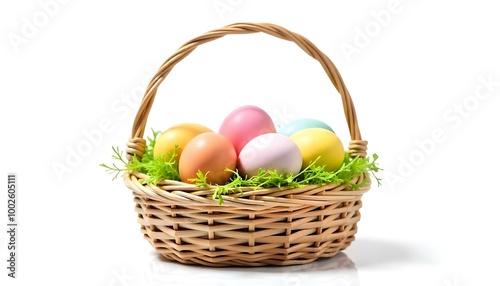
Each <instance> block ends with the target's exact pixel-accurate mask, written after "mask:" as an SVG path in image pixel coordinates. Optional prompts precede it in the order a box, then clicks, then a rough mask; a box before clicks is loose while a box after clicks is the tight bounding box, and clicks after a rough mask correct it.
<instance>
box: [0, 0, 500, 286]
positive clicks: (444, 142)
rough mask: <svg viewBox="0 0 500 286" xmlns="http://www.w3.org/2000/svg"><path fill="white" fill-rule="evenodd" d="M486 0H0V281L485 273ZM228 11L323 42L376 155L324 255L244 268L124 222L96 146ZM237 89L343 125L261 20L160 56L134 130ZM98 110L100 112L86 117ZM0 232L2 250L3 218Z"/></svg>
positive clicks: (489, 163)
mask: <svg viewBox="0 0 500 286" xmlns="http://www.w3.org/2000/svg"><path fill="white" fill-rule="evenodd" d="M354 2H355V3H354ZM7 3H8V4H7ZM44 3H52V5H48V6H47V5H44ZM54 3H55V4H54ZM492 3H494V2H492V1H486V0H480V1H439V2H438V1H429V0H420V1H416V0H414V1H410V0H400V1H391V0H377V1H326V0H325V1H249V0H238V1H237V0H232V1H229V0H206V1H60V2H54V1H49V0H40V1H14V2H13V1H9V2H7V1H3V2H2V4H0V22H1V25H0V29H1V30H0V35H1V36H2V37H1V41H0V48H1V54H0V57H1V58H0V63H1V64H0V77H1V81H0V82H1V85H0V89H1V90H0V93H1V102H2V103H1V107H2V109H1V112H0V124H1V131H2V137H1V138H2V143H1V150H2V160H1V162H2V163H1V165H0V166H1V172H0V174H2V176H5V177H6V174H7V173H8V172H16V173H17V174H18V181H19V183H18V191H19V197H18V204H19V206H18V213H19V214H18V223H19V232H18V248H19V253H18V269H17V270H18V273H17V275H18V277H19V278H18V279H16V280H14V279H10V278H7V272H6V269H5V267H4V266H2V267H1V268H2V269H3V270H1V271H0V272H1V273H2V274H1V275H0V276H1V277H2V278H1V281H4V280H5V281H6V282H7V285H37V284H43V285H47V284H52V285H60V284H62V285H120V286H131V285H176V283H177V285H180V284H182V285H184V284H194V285H234V283H238V284H251V285H255V284H256V283H259V284H261V285H267V284H274V285H314V284H319V283H325V284H326V283H328V285H363V286H370V285H438V286H458V285H460V286H472V285H499V282H500V277H499V275H498V271H497V268H498V267H496V266H498V265H495V263H497V259H498V256H499V255H500V250H499V246H498V242H499V241H500V236H499V235H498V234H497V233H498V232H495V231H494V230H495V229H498V219H497V218H498V217H499V213H498V200H497V199H498V191H499V184H498V170H499V168H498V161H499V159H500V156H499V155H498V141H497V140H498V123H499V119H500V116H499V115H498V114H499V113H498V110H499V107H500V102H499V100H498V96H499V94H500V38H499V37H498V27H500V20H499V19H500V15H499V12H498V11H499V10H498V7H497V6H496V5H495V4H492ZM217 7H218V8H217ZM241 21H250V22H271V23H275V24H279V25H281V26H284V27H286V28H288V29H290V30H292V31H294V32H297V33H299V34H301V35H303V36H305V37H307V38H308V39H310V40H311V41H312V42H313V43H315V44H316V45H317V46H318V47H319V48H320V49H321V50H322V51H323V52H324V53H325V54H327V55H328V56H329V57H330V58H331V59H332V61H333V62H334V63H335V64H336V65H337V67H338V69H339V70H340V72H341V74H342V76H343V78H344V80H345V82H346V84H347V86H348V88H349V90H350V92H351V95H352V97H353V100H354V103H355V106H356V110H357V114H358V120H359V125H360V128H361V132H362V135H363V138H364V139H366V140H368V141H369V146H368V147H369V153H370V154H372V153H377V154H379V155H380V164H381V167H383V168H384V173H383V174H382V177H383V179H384V181H383V186H382V187H377V186H376V185H375V186H373V187H372V189H371V190H370V192H368V193H367V194H366V195H365V196H364V197H363V208H362V219H361V222H360V223H359V231H358V234H357V240H356V241H355V242H354V243H353V244H352V246H351V247H349V248H348V249H347V250H346V251H344V252H343V253H341V254H339V255H338V256H337V257H335V258H332V259H327V260H321V261H318V262H315V263H313V264H310V265H305V266H299V267H283V268H255V269H211V268H202V267H193V266H183V265H178V264H175V263H169V262H163V261H159V260H158V257H157V256H156V255H155V253H154V251H153V249H152V248H151V246H150V245H149V244H148V243H147V241H146V240H144V239H143V238H142V236H141V234H140V232H139V224H138V223H137V221H136V214H135V212H134V209H133V208H134V205H133V202H132V194H131V191H130V190H128V189H127V188H126V187H125V186H124V184H123V183H122V181H121V180H115V181H112V180H111V178H112V177H111V176H110V175H108V174H106V173H105V172H104V170H103V169H102V168H101V167H99V166H98V164H99V163H110V162H111V159H110V156H111V146H117V145H119V146H122V147H123V146H124V144H125V143H126V141H127V139H128V138H129V136H130V130H131V127H132V121H133V119H134V116H135V112H136V111H137V109H138V107H139V101H140V98H141V96H142V92H143V91H144V88H145V84H147V82H148V80H149V79H150V78H151V77H152V75H153V73H154V71H155V70H156V69H157V68H158V67H159V65H160V64H161V63H162V62H163V61H164V60H165V59H166V58H168V57H169V56H170V55H171V54H172V53H173V52H174V51H175V50H176V49H177V48H178V47H179V46H180V45H182V44H183V43H184V42H186V41H188V40H190V39H191V38H193V37H196V36H198V35H200V34H201V33H203V32H206V31H208V30H211V29H215V28H219V27H221V26H224V25H226V24H230V23H233V22H241ZM346 47H350V50H349V51H350V52H351V53H349V52H348V51H346ZM487 81H490V84H489V85H484V82H487ZM243 104H255V105H259V106H261V107H263V108H264V109H266V110H267V111H268V112H269V113H270V114H271V116H273V118H274V119H275V120H276V121H277V122H278V124H280V123H283V122H286V121H287V120H291V119H293V118H295V117H299V116H309V117H316V118H318V119H321V120H324V121H326V122H328V123H329V124H330V125H332V126H333V128H334V129H335V130H336V132H337V133H338V134H339V135H340V136H341V139H342V140H343V141H344V144H346V145H347V143H348V140H349V136H348V132H347V128H346V124H345V120H344V118H343V114H342V108H341V102H340V98H339V96H338V93H336V91H335V89H334V87H333V86H332V84H331V83H330V82H329V81H328V78H327V77H326V75H325V74H324V72H323V70H322V69H321V67H320V66H319V65H318V63H317V62H315V61H314V60H313V59H311V58H310V57H308V56H307V55H306V54H305V53H304V52H303V51H301V50H300V49H299V48H297V47H296V46H295V45H293V44H291V43H289V42H285V41H282V40H278V39H276V38H273V37H270V36H267V35H264V34H255V35H245V36H230V37H225V38H223V39H220V40H217V41H215V42H212V43H210V44H206V45H204V46H202V47H200V48H199V49H198V50H196V51H195V52H194V53H193V54H191V55H190V56H189V57H188V58H186V59H185V60H184V61H182V62H181V63H180V64H179V65H178V66H176V68H175V69H174V71H173V72H172V73H171V75H170V76H169V77H168V78H167V80H165V81H164V82H163V85H162V86H161V88H160V91H159V92H158V96H157V99H156V101H155V103H154V107H153V109H152V111H151V115H150V117H149V120H148V127H147V128H148V132H149V129H150V128H155V129H166V128H168V127H169V126H171V125H173V124H175V123H177V122H186V121H195V122H200V123H203V124H206V125H208V126H210V127H212V128H214V129H217V128H218V125H219V124H220V122H221V120H222V119H223V118H224V116H225V115H226V114H227V113H229V112H230V111H231V110H232V108H234V107H236V106H239V105H243ZM460 110H463V112H462V111H460ZM103 121H104V122H105V123H106V122H107V123H108V124H109V125H110V126H108V127H109V128H107V129H106V128H105V129H104V130H100V131H98V130H99V128H100V124H101V122H103ZM85 134H94V137H92V138H93V141H92V142H91V141H89V139H88V138H87V136H86V135H85ZM96 134H100V135H96ZM433 134H434V139H432V138H433ZM436 134H438V135H436ZM82 146H83V147H82ZM85 146H86V147H87V149H85ZM78 148H80V149H78ZM82 148H83V149H82ZM75 150H76V151H75ZM78 150H80V154H79V155H75V154H73V152H77V151H78ZM82 150H83V153H84V154H82ZM75 156H78V158H77V157H75ZM68 160H69V161H68ZM62 165H64V166H65V168H64V169H61V166H62ZM54 166H59V174H58V173H57V172H56V171H55V169H54ZM61 170H63V171H61ZM5 177H4V180H6V178H5ZM3 186H4V188H5V189H6V187H5V184H4V185H3ZM5 192H6V190H5ZM2 197H3V198H2V203H0V213H1V214H6V213H7V209H6V199H7V198H6V196H2ZM6 220H7V218H6V216H3V215H2V219H1V221H2V222H5V223H6ZM0 242H1V243H0V244H1V247H0V249H1V251H0V254H1V260H2V261H4V262H3V263H2V264H1V265H5V260H6V259H7V248H6V244H7V235H6V232H5V231H2V232H1V233H0ZM1 284H2V285H5V283H4V282H1Z"/></svg>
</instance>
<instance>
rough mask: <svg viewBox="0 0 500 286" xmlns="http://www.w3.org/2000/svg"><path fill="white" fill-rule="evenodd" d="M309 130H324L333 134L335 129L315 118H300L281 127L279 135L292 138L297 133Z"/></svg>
mask: <svg viewBox="0 0 500 286" xmlns="http://www.w3.org/2000/svg"><path fill="white" fill-rule="evenodd" d="M307 128H323V129H326V130H329V131H331V132H333V129H332V128H331V127H330V126H328V124H326V123H324V122H323V121H320V120H317V119H313V118H299V119H295V120H292V121H290V122H288V123H287V124H285V125H284V126H283V127H281V128H280V129H279V130H278V133H280V134H283V135H286V136H290V135H292V134H294V133H295V132H297V131H300V130H303V129H307Z"/></svg>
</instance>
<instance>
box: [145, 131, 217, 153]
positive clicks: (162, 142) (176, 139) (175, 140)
mask: <svg viewBox="0 0 500 286" xmlns="http://www.w3.org/2000/svg"><path fill="white" fill-rule="evenodd" d="M205 132H213V131H212V130H210V128H208V127H206V126H203V125H201V124H197V123H182V124H178V125H175V126H172V127H170V128H169V129H167V130H166V131H165V132H163V133H162V134H161V135H160V136H159V137H158V138H157V139H156V143H155V147H154V149H153V155H154V156H155V157H156V156H159V155H164V154H172V153H173V152H174V148H175V145H177V146H179V149H178V150H177V158H176V160H179V158H180V155H181V154H182V151H183V149H184V147H185V146H186V144H187V143H188V142H189V141H191V139H193V138H194V137H196V136H197V135H199V134H202V133H205ZM169 159H170V158H169V156H165V161H168V160H169Z"/></svg>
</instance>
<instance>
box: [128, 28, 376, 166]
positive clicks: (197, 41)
mask: <svg viewBox="0 0 500 286" xmlns="http://www.w3.org/2000/svg"><path fill="white" fill-rule="evenodd" d="M257 32H263V33H266V34H269V35H271V36H275V37H277V38H280V39H283V40H287V41H291V42H294V43H296V44H297V45H298V46H299V47H300V48H301V49H302V50H304V51H305V52H306V53H307V54H308V55H309V56H311V57H313V58H314V59H316V60H317V61H318V62H319V63H320V64H321V66H323V69H324V70H325V72H326V74H327V75H328V77H329V78H330V81H331V82H332V83H333V85H334V86H335V88H336V89H337V91H338V92H339V94H340V96H341V98H342V104H343V107H344V114H345V117H346V120H347V125H348V127H349V132H350V135H351V141H350V143H349V148H348V152H349V153H350V155H351V156H352V157H355V156H361V157H365V156H366V150H367V143H368V142H367V141H364V140H362V139H361V134H360V132H359V127H358V121H357V118H356V111H355V109H354V104H353V102H352V99H351V96H350V94H349V91H348V90H347V88H346V86H345V84H344V81H343V80H342V77H341V76H340V73H339V71H338V70H337V68H336V67H335V65H334V64H333V63H332V61H331V60H330V59H329V58H328V57H327V56H326V55H325V54H324V53H323V52H321V51H320V50H319V49H318V48H317V47H316V46H315V45H314V44H313V43H311V42H310V41H309V40H308V39H306V38H304V37H303V36H301V35H299V34H296V33H293V32H291V31H289V30H287V29H285V28H283V27H280V26H278V25H274V24H269V23H235V24H231V25H228V26H225V27H222V28H220V29H215V30H212V31H209V32H207V33H205V34H203V35H201V36H198V37H196V38H194V39H192V40H190V41H189V42H187V43H185V44H184V45H182V46H181V47H180V48H179V49H178V50H177V51H176V52H175V53H174V54H173V55H172V56H170V57H169V58H168V59H167V60H166V61H165V62H164V63H163V64H162V65H161V67H160V68H159V69H158V71H157V73H156V75H155V76H154V77H153V79H152V80H151V82H150V83H149V85H148V86H147V88H146V91H145V94H144V97H143V99H142V102H141V106H140V107H139V110H138V112H137V115H136V117H135V120H134V125H133V127H132V134H131V138H130V139H129V142H128V144H127V147H128V148H127V158H128V159H129V160H131V158H132V157H133V156H134V154H135V155H136V156H138V157H141V158H142V156H143V155H144V152H145V150H146V140H144V139H143V138H142V137H143V136H144V129H145V127H146V122H147V118H148V115H149V112H150V110H151V106H152V105H153V101H154V98H155V96H156V91H157V90H158V87H159V86H160V84H161V83H162V82H163V80H164V79H165V77H166V76H167V75H168V74H169V73H170V71H171V70H172V69H173V67H174V66H175V65H176V64H177V63H178V62H180V61H181V60H182V59H184V58H185V57H187V56H188V55H189V54H190V53H191V52H192V51H194V50H195V49H196V47H198V46H199V45H201V44H204V43H207V42H210V41H213V40H216V39H218V38H221V37H223V36H225V35H229V34H251V33H257Z"/></svg>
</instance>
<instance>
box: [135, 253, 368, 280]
mask: <svg viewBox="0 0 500 286" xmlns="http://www.w3.org/2000/svg"><path fill="white" fill-rule="evenodd" d="M144 279H145V282H147V283H148V285H232V286H234V285H235V283H236V284H238V285H258V284H261V285H321V284H320V283H328V285H338V286H359V285H360V284H359V279H358V271H357V269H356V267H355V264H354V263H353V262H352V260H351V259H350V258H349V257H348V256H347V255H346V254H345V253H344V252H339V253H338V254H337V255H336V256H334V257H331V258H322V259H319V260H317V261H315V262H313V263H309V264H305V265H295V266H272V267H248V268H246V267H225V268H211V267H204V266H193V265H182V264H179V263H175V262H170V261H166V260H165V259H163V258H162V257H161V256H159V255H153V257H152V259H151V261H150V263H149V264H148V265H147V266H146V269H144Z"/></svg>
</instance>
